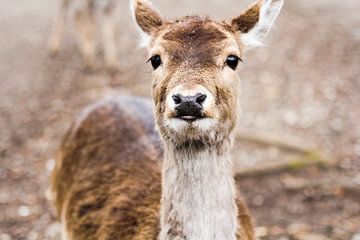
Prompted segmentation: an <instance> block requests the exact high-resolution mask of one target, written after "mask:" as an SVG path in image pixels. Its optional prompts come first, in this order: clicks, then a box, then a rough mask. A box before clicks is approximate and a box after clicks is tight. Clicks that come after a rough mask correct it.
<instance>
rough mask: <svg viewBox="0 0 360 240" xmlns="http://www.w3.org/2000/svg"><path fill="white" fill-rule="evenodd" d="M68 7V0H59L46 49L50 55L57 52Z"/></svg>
mask: <svg viewBox="0 0 360 240" xmlns="http://www.w3.org/2000/svg"><path fill="white" fill-rule="evenodd" d="M68 9H69V1H68V0H61V2H60V8H59V12H58V13H57V16H56V18H55V20H54V23H53V27H52V31H51V35H50V38H49V41H48V51H49V53H50V54H51V55H55V54H57V53H58V52H59V49H60V44H61V41H62V38H63V35H64V29H65V24H66V18H67V14H68Z"/></svg>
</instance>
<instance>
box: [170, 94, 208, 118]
mask: <svg viewBox="0 0 360 240" xmlns="http://www.w3.org/2000/svg"><path fill="white" fill-rule="evenodd" d="M172 98H173V100H174V103H175V104H176V107H175V110H176V113H177V117H180V118H183V119H185V120H195V119H196V118H200V117H202V110H203V105H202V104H203V103H204V101H205V99H206V95H205V94H202V93H198V94H196V95H195V96H183V95H181V94H176V95H173V96H172Z"/></svg>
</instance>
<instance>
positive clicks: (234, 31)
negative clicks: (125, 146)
mask: <svg viewBox="0 0 360 240" xmlns="http://www.w3.org/2000/svg"><path fill="white" fill-rule="evenodd" d="M282 3H283V0H262V1H259V2H258V3H256V4H254V5H253V6H251V7H250V8H249V9H248V10H246V11H245V12H244V13H243V14H241V15H240V16H239V17H236V18H234V19H233V20H232V22H231V23H229V24H228V23H226V22H216V21H212V20H210V19H209V18H200V17H197V16H194V17H185V18H181V19H178V20H175V21H165V20H164V19H163V18H162V17H161V16H160V14H159V13H158V12H157V11H156V10H154V9H153V7H152V6H151V4H150V3H149V2H148V1H146V0H134V1H133V5H132V6H133V7H134V14H135V19H136V21H137V23H138V25H139V27H140V28H141V30H142V31H143V33H145V34H146V35H145V37H146V39H147V40H148V42H147V43H146V45H147V46H148V47H149V52H150V56H149V57H150V58H149V62H150V64H151V65H152V68H153V74H152V75H153V91H152V92H153V99H154V103H155V115H156V122H157V125H158V127H159V130H160V133H161V134H162V136H163V137H164V138H166V139H170V140H173V141H176V142H178V143H181V142H188V141H190V140H199V141H202V142H208V143H215V142H217V141H221V140H222V139H223V138H224V137H226V136H228V135H229V134H230V132H231V131H232V130H233V129H234V127H235V126H236V122H237V115H238V96H239V91H240V86H239V79H238V77H237V73H236V70H237V68H238V65H239V63H240V62H241V59H242V55H243V53H244V51H245V50H246V49H249V48H251V47H253V46H256V45H259V42H260V41H261V40H262V39H263V38H264V37H265V36H266V34H267V32H268V31H269V29H270V27H271V25H272V23H273V21H274V19H275V18H276V16H277V15H278V12H279V11H280V8H281V6H282Z"/></svg>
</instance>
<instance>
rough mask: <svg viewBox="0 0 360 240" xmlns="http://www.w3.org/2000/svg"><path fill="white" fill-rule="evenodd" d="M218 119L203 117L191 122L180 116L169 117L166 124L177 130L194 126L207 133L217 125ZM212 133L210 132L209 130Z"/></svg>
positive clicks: (200, 131)
mask: <svg viewBox="0 0 360 240" xmlns="http://www.w3.org/2000/svg"><path fill="white" fill-rule="evenodd" d="M216 123H217V121H216V120H215V119H213V118H202V119H198V120H196V121H194V122H192V123H191V124H189V123H187V122H186V121H184V120H182V119H179V118H169V119H167V120H166V125H167V126H168V127H169V128H171V129H173V130H174V131H176V132H180V131H182V130H185V129H186V128H188V127H190V126H192V127H194V128H196V129H198V130H199V133H207V132H209V131H211V130H212V129H213V128H214V127H215V126H216ZM209 133H210V132H209Z"/></svg>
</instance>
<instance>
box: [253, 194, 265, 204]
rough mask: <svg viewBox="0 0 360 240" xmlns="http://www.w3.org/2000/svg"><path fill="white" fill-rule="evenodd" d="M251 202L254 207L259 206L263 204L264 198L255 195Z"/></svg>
mask: <svg viewBox="0 0 360 240" xmlns="http://www.w3.org/2000/svg"><path fill="white" fill-rule="evenodd" d="M252 202H253V203H254V205H255V206H261V205H263V203H264V197H263V196H262V195H260V194H259V195H256V196H255V197H254V198H253V199H252Z"/></svg>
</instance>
